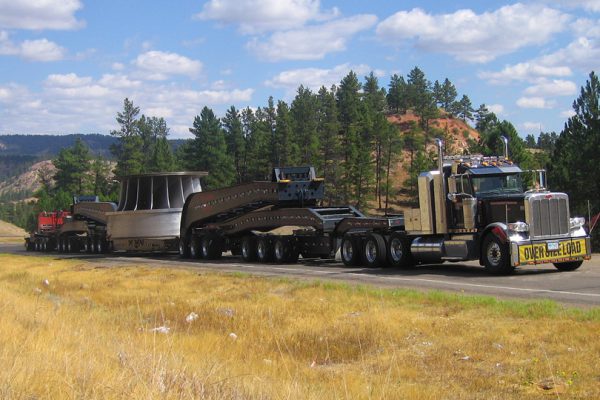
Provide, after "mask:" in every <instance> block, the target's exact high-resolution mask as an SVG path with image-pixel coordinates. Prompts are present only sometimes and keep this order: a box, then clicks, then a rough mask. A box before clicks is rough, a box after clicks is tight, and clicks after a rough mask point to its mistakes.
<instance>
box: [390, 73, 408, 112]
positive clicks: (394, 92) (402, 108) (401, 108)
mask: <svg viewBox="0 0 600 400" xmlns="http://www.w3.org/2000/svg"><path fill="white" fill-rule="evenodd" d="M388 87H389V89H388V93H387V95H386V100H387V105H388V108H389V109H390V111H393V112H396V113H400V114H404V113H405V112H406V109H407V108H408V105H407V85H406V82H405V81H404V77H403V76H398V75H397V74H394V75H392V77H391V79H390V84H389V85H388Z"/></svg>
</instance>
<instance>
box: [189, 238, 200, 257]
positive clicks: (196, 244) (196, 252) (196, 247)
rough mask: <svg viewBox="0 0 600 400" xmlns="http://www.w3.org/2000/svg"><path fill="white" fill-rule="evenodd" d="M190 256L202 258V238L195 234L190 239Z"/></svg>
mask: <svg viewBox="0 0 600 400" xmlns="http://www.w3.org/2000/svg"><path fill="white" fill-rule="evenodd" d="M190 258H196V259H197V258H202V250H201V249H200V238H199V237H197V236H193V237H192V240H190Z"/></svg>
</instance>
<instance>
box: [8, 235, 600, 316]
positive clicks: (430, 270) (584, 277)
mask: <svg viewBox="0 0 600 400" xmlns="http://www.w3.org/2000/svg"><path fill="white" fill-rule="evenodd" d="M0 252H2V253H13V254H22V255H39V254H40V253H29V252H26V251H25V250H24V248H23V246H22V245H17V244H1V243H0ZM54 255H55V256H56V257H57V258H80V259H85V260H88V261H90V262H93V263H98V264H99V266H104V267H119V266H124V265H132V264H136V265H145V266H157V267H158V266H159V267H172V268H184V269H194V270H199V271H200V270H215V271H228V272H244V273H249V274H255V275H261V276H278V277H290V278H291V277H293V278H300V279H319V280H331V281H341V282H346V283H351V284H368V285H373V286H380V287H389V288H412V289H418V290H431V289H437V290H444V291H452V292H460V293H466V294H483V295H491V296H495V297H498V298H521V299H523V298H525V299H551V300H554V301H557V302H560V303H564V304H569V305H578V306H587V307H589V306H600V256H598V255H596V256H595V257H592V260H591V261H587V262H584V264H583V265H582V266H581V267H580V268H579V269H578V270H577V271H572V272H559V271H557V270H556V269H555V268H554V267H553V266H552V265H542V266H536V267H534V268H532V267H527V268H522V269H517V270H516V271H515V273H514V274H513V275H509V276H490V275H488V274H487V273H486V272H485V271H484V270H483V268H482V267H480V266H479V265H478V263H476V262H467V263H445V264H440V265H420V266H417V267H414V268H412V269H409V270H394V269H380V268H376V269H370V268H362V267H360V268H348V267H345V266H344V265H343V264H342V263H341V262H331V261H323V260H300V262H299V263H298V264H289V265H281V264H258V263H255V264H247V263H243V262H242V261H241V259H240V258H238V257H232V256H225V257H223V258H222V259H221V260H219V261H204V260H181V259H179V258H178V257H177V256H176V255H154V254H148V255H145V256H144V257H140V256H132V255H116V254H111V255H86V254H78V255H73V254H58V253H54Z"/></svg>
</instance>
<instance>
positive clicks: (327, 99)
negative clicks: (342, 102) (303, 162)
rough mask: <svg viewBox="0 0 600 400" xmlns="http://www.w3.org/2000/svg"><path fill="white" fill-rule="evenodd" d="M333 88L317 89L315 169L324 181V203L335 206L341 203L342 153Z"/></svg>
mask: <svg viewBox="0 0 600 400" xmlns="http://www.w3.org/2000/svg"><path fill="white" fill-rule="evenodd" d="M335 90H336V89H335V86H334V87H332V88H331V91H328V90H327V88H325V87H324V86H322V87H321V89H319V93H318V104H319V106H318V107H317V110H318V111H317V121H318V122H317V124H318V125H317V129H318V131H319V132H320V133H321V141H320V142H321V143H320V144H321V150H320V157H319V161H318V162H317V169H318V171H320V172H321V173H322V174H323V175H322V176H323V178H324V179H325V184H326V185H327V187H326V189H327V190H326V192H325V196H326V197H325V202H326V203H327V204H336V203H339V202H340V201H341V190H340V188H339V187H338V185H337V182H339V180H340V178H341V176H342V168H341V161H342V158H343V156H342V151H341V143H340V134H339V132H340V123H339V120H338V110H337V104H336V101H335Z"/></svg>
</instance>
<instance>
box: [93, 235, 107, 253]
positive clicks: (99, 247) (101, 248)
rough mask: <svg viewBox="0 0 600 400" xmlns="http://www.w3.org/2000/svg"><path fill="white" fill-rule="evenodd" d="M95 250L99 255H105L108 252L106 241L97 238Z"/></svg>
mask: <svg viewBox="0 0 600 400" xmlns="http://www.w3.org/2000/svg"><path fill="white" fill-rule="evenodd" d="M94 248H95V252H96V253H97V254H102V253H104V252H105V251H106V246H105V244H104V240H103V239H102V238H96V240H94Z"/></svg>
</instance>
